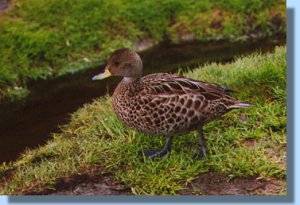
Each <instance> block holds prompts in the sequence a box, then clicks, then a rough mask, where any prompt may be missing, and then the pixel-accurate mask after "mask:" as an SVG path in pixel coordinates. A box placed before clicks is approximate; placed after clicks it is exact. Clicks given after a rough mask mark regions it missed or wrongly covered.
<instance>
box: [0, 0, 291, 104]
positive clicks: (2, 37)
mask: <svg viewBox="0 0 300 205" xmlns="http://www.w3.org/2000/svg"><path fill="white" fill-rule="evenodd" d="M285 21H286V18H285V1H284V0H279V1H278V0H264V1H260V0H256V1H255V2H254V1H251V3H250V1H243V0H235V1H229V0H216V1H210V0H201V1H194V0H185V1H182V0H164V1H156V0H155V1H151V0H146V1H138V0H112V1H103V0H76V1H74V0H43V1H40V0H14V1H13V6H12V8H11V9H9V10H8V11H7V12H6V13H5V14H2V15H1V16H0V42H1V44H0V102H1V101H3V100H4V99H6V97H9V96H11V94H12V96H13V97H12V98H11V99H12V100H13V99H19V98H20V97H24V96H26V94H28V92H26V91H22V92H18V91H19V90H20V89H19V88H21V89H22V90H24V89H25V90H26V85H27V82H28V80H31V79H47V78H51V77H56V76H59V75H64V74H69V73H74V72H78V71H79V70H84V69H88V68H90V67H93V66H95V65H98V64H100V62H101V61H102V60H103V59H105V58H106V57H107V55H108V53H110V52H111V51H112V50H114V49H116V48H120V47H133V46H134V43H135V42H137V41H139V40H141V39H149V38H150V39H153V40H154V41H156V42H160V41H162V40H163V39H165V38H169V39H171V40H172V41H173V42H178V41H180V40H181V39H184V38H185V37H186V36H193V38H195V39H198V40H203V41H208V40H213V39H220V38H221V39H227V40H241V39H244V37H245V36H252V37H253V35H254V36H272V35H274V34H276V33H278V32H279V33H285V30H286V28H285ZM15 90H18V91H15ZM11 91H15V92H11ZM16 94H20V95H19V96H20V97H18V96H16Z"/></svg>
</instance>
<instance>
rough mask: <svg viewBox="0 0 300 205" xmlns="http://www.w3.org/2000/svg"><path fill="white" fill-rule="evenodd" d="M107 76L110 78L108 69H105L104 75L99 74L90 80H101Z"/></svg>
mask: <svg viewBox="0 0 300 205" xmlns="http://www.w3.org/2000/svg"><path fill="white" fill-rule="evenodd" d="M109 76H111V73H110V72H109V70H108V69H105V71H104V73H100V74H98V75H95V76H94V77H93V78H92V80H102V79H104V78H108V77H109Z"/></svg>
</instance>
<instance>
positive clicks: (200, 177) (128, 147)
mask: <svg viewBox="0 0 300 205" xmlns="http://www.w3.org/2000/svg"><path fill="white" fill-rule="evenodd" d="M184 75H185V76H188V77H192V78H194V79H201V80H204V81H208V82H214V83H219V84H222V85H225V86H227V87H230V88H232V89H233V90H234V91H235V92H234V96H235V97H236V98H238V99H240V100H243V101H247V102H250V103H251V104H253V106H252V107H251V108H248V109H240V110H235V111H232V112H230V113H228V114H226V115H224V117H222V118H221V119H219V120H216V121H214V122H211V123H209V124H207V125H206V126H205V128H204V132H205V135H206V137H207V143H208V155H207V157H206V158H205V159H203V160H199V159H196V158H195V157H193V156H194V155H195V153H196V152H197V143H196V142H197V135H196V133H189V134H186V135H183V136H178V137H176V138H175V140H174V145H173V150H172V152H171V154H169V155H168V156H167V157H164V158H162V159H157V160H150V159H147V158H145V157H143V155H141V153H142V151H143V150H145V149H149V148H154V147H161V146H162V145H163V143H164V140H163V139H162V138H160V137H153V136H147V135H144V134H142V133H138V132H136V131H134V130H132V129H128V128H127V127H125V126H124V125H123V124H122V123H121V122H120V121H119V120H118V119H117V118H116V116H115V114H114V113H113V111H112V108H111V98H110V97H108V96H107V97H102V98H99V99H96V100H95V101H94V102H93V103H90V104H86V105H85V106H84V107H82V108H81V109H79V110H78V111H77V112H75V113H73V114H72V119H71V121H70V123H69V124H67V125H65V126H63V127H62V128H61V132H59V133H54V134H53V138H52V139H51V140H49V142H48V143H47V144H46V145H43V146H41V147H39V148H37V149H34V150H28V151H26V152H25V153H24V154H23V155H22V156H21V157H20V158H19V159H18V160H16V161H15V162H11V163H7V164H2V165H1V166H0V178H1V181H0V193H1V194H8V195H11V194H28V193H36V194H39V193H49V194H50V193H52V194H55V193H57V194H62V193H68V194H78V193H79V194H91V193H99V192H101V193H103V194H105V193H113V194H136V195H145V194H146V195H166V194H168V195H169V194H170V195H175V194H262V195H266V194H267V195H270V194H276V195H286V194H287V193H286V192H287V189H286V169H287V165H286V141H287V139H286V120H287V118H286V48H285V47H277V48H276V49H275V51H274V52H273V53H267V54H259V53H257V54H253V55H249V56H246V57H242V58H237V59H236V60H235V62H233V63H228V64H224V65H221V64H215V63H213V64H210V65H206V66H204V67H199V68H198V69H194V70H192V71H189V72H187V73H184ZM94 169H96V170H98V171H97V172H96V173H98V174H99V173H100V175H98V174H96V175H95V172H93V171H91V170H94ZM101 173H103V174H104V175H102V174H101ZM82 176H83V177H82ZM208 178H209V179H210V180H209V181H208ZM217 184H219V186H218V187H216V185H217ZM63 187H66V189H63V190H62V188H63ZM103 189H105V191H104V190H103ZM49 190H51V191H49Z"/></svg>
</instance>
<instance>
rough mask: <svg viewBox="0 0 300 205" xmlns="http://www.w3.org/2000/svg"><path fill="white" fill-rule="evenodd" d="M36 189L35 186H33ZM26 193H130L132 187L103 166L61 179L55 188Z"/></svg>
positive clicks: (27, 192)
mask: <svg viewBox="0 0 300 205" xmlns="http://www.w3.org/2000/svg"><path fill="white" fill-rule="evenodd" d="M33 189H34V188H33ZM22 194H24V195H86V196H91V195H130V194H131V191H130V188H128V187H126V186H125V185H123V184H121V183H119V182H117V181H116V180H115V179H113V176H112V174H111V173H106V172H103V169H102V168H101V167H94V168H92V169H87V170H86V171H85V172H83V173H80V174H76V175H73V176H70V177H65V178H62V179H59V180H58V181H57V182H56V184H55V186H54V189H45V190H43V191H38V192H37V191H34V190H27V191H26V192H25V193H22Z"/></svg>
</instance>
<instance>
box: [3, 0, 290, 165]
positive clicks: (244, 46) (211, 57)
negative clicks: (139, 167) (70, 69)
mask: <svg viewBox="0 0 300 205" xmlns="http://www.w3.org/2000/svg"><path fill="white" fill-rule="evenodd" d="M0 1H1V0H0ZM284 42H285V39H283V38H280V39H279V40H276V41H273V40H268V39H263V40H259V41H248V42H246V43H230V42H221V41H219V42H209V43H201V42H196V41H195V42H189V43H182V44H176V45H172V44H169V43H167V42H165V43H162V44H159V45H156V46H154V47H153V48H151V49H149V50H146V51H144V52H141V53H140V54H141V56H142V59H143V62H144V70H145V73H154V72H177V71H178V68H183V69H184V68H186V69H187V68H188V67H189V68H192V67H194V66H196V65H203V64H205V63H209V62H213V61H215V62H222V63H225V62H228V61H232V60H233V59H234V57H237V56H240V55H246V54H249V53H251V52H254V51H258V50H260V51H262V52H266V51H271V50H273V49H274V47H275V45H279V44H284ZM103 67H104V66H103V65H101V66H99V67H98V68H94V69H90V70H88V71H85V72H81V73H77V74H74V75H69V76H64V77H60V78H57V79H52V80H44V81H42V80H41V81H35V82H31V83H30V85H29V89H30V91H31V94H30V95H29V97H28V98H27V99H26V101H25V102H24V103H15V104H5V105H3V104H2V105H0V116H1V118H0V125H1V126H0V141H1V144H0V162H5V161H6V162H7V161H12V160H15V159H16V158H17V157H18V156H19V155H20V153H22V152H23V151H24V150H25V149H26V148H34V147H37V146H39V145H42V144H44V143H45V142H47V140H49V139H50V138H51V133H52V132H57V131H59V125H63V124H66V123H67V122H68V120H69V119H70V113H72V112H74V111H76V110H77V109H78V108H80V107H81V106H82V105H83V104H85V103H89V102H91V101H93V100H94V99H95V98H97V97H100V96H103V95H105V94H107V92H109V93H112V90H113V89H114V87H115V86H116V84H117V83H118V81H119V80H120V78H115V77H112V78H109V79H105V80H103V81H92V80H91V77H92V76H93V75H95V74H98V73H99V72H101V69H103Z"/></svg>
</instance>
